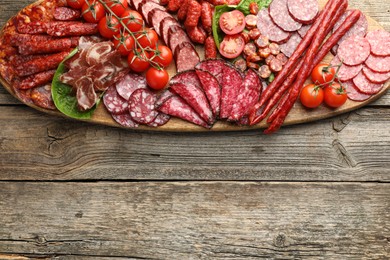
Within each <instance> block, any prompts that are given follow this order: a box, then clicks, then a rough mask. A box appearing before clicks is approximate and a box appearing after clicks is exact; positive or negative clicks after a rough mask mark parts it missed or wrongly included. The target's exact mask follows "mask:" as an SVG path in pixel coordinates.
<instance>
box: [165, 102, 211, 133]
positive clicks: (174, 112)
mask: <svg viewBox="0 0 390 260" xmlns="http://www.w3.org/2000/svg"><path fill="white" fill-rule="evenodd" d="M159 111H160V112H162V113H164V114H167V115H171V116H174V117H178V118H180V119H183V120H186V121H188V122H191V123H194V124H196V125H199V126H203V127H205V128H211V126H210V125H208V124H207V123H206V122H205V121H203V119H202V118H200V116H199V115H198V114H197V113H196V112H195V111H194V110H193V109H192V108H191V107H190V106H189V105H188V104H187V103H186V102H185V101H184V100H183V99H182V98H181V97H179V96H176V95H173V96H172V97H170V98H168V99H167V100H166V101H165V102H164V103H163V104H162V105H161V106H160V108H159Z"/></svg>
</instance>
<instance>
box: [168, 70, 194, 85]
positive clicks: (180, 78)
mask: <svg viewBox="0 0 390 260" xmlns="http://www.w3.org/2000/svg"><path fill="white" fill-rule="evenodd" d="M177 83H182V84H184V85H185V84H191V85H194V86H195V87H198V88H201V83H200V81H199V77H198V75H197V74H196V72H195V70H187V71H183V72H180V73H177V74H176V75H175V76H173V77H172V78H171V81H170V84H171V85H172V84H177Z"/></svg>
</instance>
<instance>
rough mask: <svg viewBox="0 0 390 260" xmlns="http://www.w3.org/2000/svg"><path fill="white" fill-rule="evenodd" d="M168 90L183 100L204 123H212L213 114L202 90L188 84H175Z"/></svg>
mask: <svg viewBox="0 0 390 260" xmlns="http://www.w3.org/2000/svg"><path fill="white" fill-rule="evenodd" d="M170 89H171V90H172V91H174V92H175V93H176V94H178V95H179V96H180V97H181V98H183V99H184V100H185V101H186V102H187V104H188V105H190V106H191V107H192V108H193V109H194V110H195V112H196V113H198V115H199V116H200V117H201V118H202V119H203V120H204V121H205V122H206V123H208V124H210V125H211V124H213V123H214V120H215V118H214V116H213V112H212V111H211V107H210V104H209V101H208V100H207V97H206V95H205V93H204V92H203V90H202V89H200V88H198V87H196V86H194V85H192V84H188V83H187V84H185V85H184V84H182V83H176V84H173V85H171V86H170Z"/></svg>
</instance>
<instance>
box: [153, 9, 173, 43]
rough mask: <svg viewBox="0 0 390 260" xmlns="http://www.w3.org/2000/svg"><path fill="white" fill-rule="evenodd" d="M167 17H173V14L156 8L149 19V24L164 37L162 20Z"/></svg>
mask: <svg viewBox="0 0 390 260" xmlns="http://www.w3.org/2000/svg"><path fill="white" fill-rule="evenodd" d="M165 18H173V16H172V15H171V14H169V13H168V12H166V11H164V10H161V9H158V8H155V9H153V10H152V11H151V12H150V13H149V17H148V21H149V24H150V25H151V26H152V27H153V28H154V30H155V31H156V33H157V34H158V35H159V36H160V37H162V34H161V28H160V26H161V21H162V20H164V19H165Z"/></svg>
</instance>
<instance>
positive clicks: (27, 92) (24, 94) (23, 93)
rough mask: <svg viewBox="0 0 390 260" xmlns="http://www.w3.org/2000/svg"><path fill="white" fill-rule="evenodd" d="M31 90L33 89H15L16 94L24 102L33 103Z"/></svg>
mask: <svg viewBox="0 0 390 260" xmlns="http://www.w3.org/2000/svg"><path fill="white" fill-rule="evenodd" d="M31 90H32V89H17V88H16V89H14V91H15V95H16V96H17V98H18V99H19V100H21V101H22V102H23V103H24V104H32V103H33V101H32V100H31Z"/></svg>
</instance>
